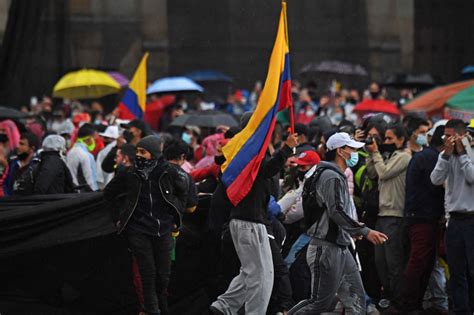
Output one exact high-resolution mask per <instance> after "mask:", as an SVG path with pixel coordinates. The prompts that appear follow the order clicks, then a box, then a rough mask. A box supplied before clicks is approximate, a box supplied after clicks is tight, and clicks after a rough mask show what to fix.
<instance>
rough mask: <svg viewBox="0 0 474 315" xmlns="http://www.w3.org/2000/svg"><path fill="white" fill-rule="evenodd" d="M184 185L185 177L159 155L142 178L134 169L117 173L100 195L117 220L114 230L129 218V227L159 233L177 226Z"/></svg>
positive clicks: (184, 197) (184, 204) (122, 228)
mask: <svg viewBox="0 0 474 315" xmlns="http://www.w3.org/2000/svg"><path fill="white" fill-rule="evenodd" d="M188 188H189V183H188V178H187V177H186V176H185V175H183V174H182V173H181V172H179V171H178V170H177V169H176V168H174V167H172V166H171V165H170V164H169V163H168V162H166V161H165V160H164V159H163V158H160V159H159V163H158V165H157V167H155V169H154V170H153V171H152V172H151V174H150V176H149V178H148V180H146V181H145V180H143V179H141V178H140V177H139V176H138V175H137V174H136V173H135V172H119V173H118V174H117V175H116V176H115V177H114V178H113V179H112V181H111V182H110V183H109V184H108V185H107V186H106V187H105V188H104V198H105V200H106V202H107V203H108V205H109V207H110V208H111V210H112V215H113V217H114V220H115V219H118V229H119V231H118V233H121V232H122V231H123V230H124V229H125V227H126V226H127V225H128V224H129V223H130V221H132V225H133V229H137V228H140V229H143V230H141V232H144V233H147V234H154V235H163V234H165V233H168V232H171V230H173V229H174V228H175V226H176V228H179V227H180V226H181V218H182V215H183V213H184V211H185V208H186V201H187V195H188ZM117 200H119V201H120V202H116V201H117ZM148 214H150V216H149V217H148ZM132 217H133V218H132ZM153 219H154V220H155V221H156V219H158V221H159V222H157V225H156V226H153V225H152V224H153ZM170 219H171V220H170Z"/></svg>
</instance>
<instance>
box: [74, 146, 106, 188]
mask: <svg viewBox="0 0 474 315" xmlns="http://www.w3.org/2000/svg"><path fill="white" fill-rule="evenodd" d="M66 159H67V167H68V168H69V171H71V175H72V180H73V182H74V184H75V185H83V184H87V185H89V187H90V189H92V190H93V191H96V190H98V189H99V187H98V186H97V170H96V164H95V160H94V156H93V155H92V154H91V153H90V152H89V151H88V150H87V147H86V146H85V145H84V144H83V143H80V142H76V144H74V146H73V147H72V149H71V150H69V152H68V153H67V157H66ZM81 175H82V177H83V178H84V180H85V183H83V182H79V179H80V178H81Z"/></svg>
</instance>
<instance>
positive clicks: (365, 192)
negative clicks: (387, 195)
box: [354, 165, 379, 219]
mask: <svg viewBox="0 0 474 315" xmlns="http://www.w3.org/2000/svg"><path fill="white" fill-rule="evenodd" d="M354 188H355V189H354V201H355V204H356V206H357V208H358V210H359V212H360V213H358V215H359V217H360V218H361V219H362V218H367V217H376V216H377V214H378V209H379V187H378V182H377V180H373V179H371V178H369V176H368V174H367V165H362V166H361V167H360V168H359V169H358V170H357V172H355V173H354Z"/></svg>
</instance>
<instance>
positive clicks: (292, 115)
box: [281, 0, 295, 134]
mask: <svg viewBox="0 0 474 315" xmlns="http://www.w3.org/2000/svg"><path fill="white" fill-rule="evenodd" d="M281 5H282V9H283V15H284V20H285V36H286V43H287V45H288V49H290V41H289V37H288V20H287V19H286V0H282V1H281ZM289 111H290V133H291V134H293V133H295V113H294V109H293V99H291V102H290V106H289Z"/></svg>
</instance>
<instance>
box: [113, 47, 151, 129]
mask: <svg viewBox="0 0 474 315" xmlns="http://www.w3.org/2000/svg"><path fill="white" fill-rule="evenodd" d="M147 59H148V53H145V55H143V58H142V60H141V61H140V64H139V65H138V67H137V70H136V71H135V74H134V75H133V78H132V80H131V81H130V83H129V85H128V89H127V90H126V91H125V94H124V95H123V98H122V101H121V102H120V104H119V112H120V118H122V119H129V120H132V119H135V118H138V119H143V116H144V114H145V105H146V86H147V77H146V62H147Z"/></svg>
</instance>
